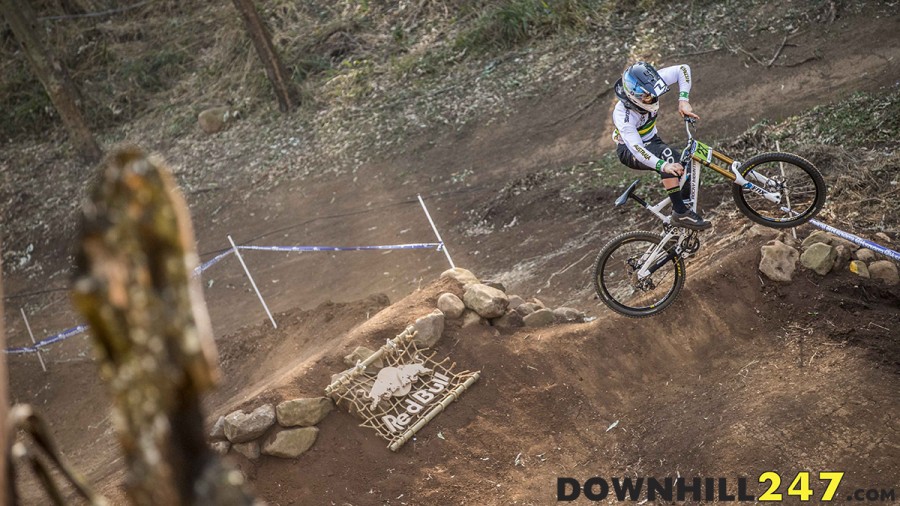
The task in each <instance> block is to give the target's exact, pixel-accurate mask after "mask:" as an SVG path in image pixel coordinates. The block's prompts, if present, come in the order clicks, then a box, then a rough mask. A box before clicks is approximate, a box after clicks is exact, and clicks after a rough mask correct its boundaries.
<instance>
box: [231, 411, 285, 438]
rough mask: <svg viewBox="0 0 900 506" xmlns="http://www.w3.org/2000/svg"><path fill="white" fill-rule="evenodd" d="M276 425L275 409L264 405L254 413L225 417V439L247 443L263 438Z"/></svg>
mask: <svg viewBox="0 0 900 506" xmlns="http://www.w3.org/2000/svg"><path fill="white" fill-rule="evenodd" d="M274 424H275V408H273V407H272V405H271V404H263V405H262V406H260V407H258V408H256V409H255V410H253V412H252V413H249V414H248V413H244V412H243V411H235V412H233V413H231V414H229V415H227V416H226V417H225V437H227V438H228V440H229V441H231V442H232V443H246V442H247V441H252V440H254V439H256V438H258V437H259V436H262V435H263V434H264V433H265V432H266V431H267V430H269V427H271V426H272V425H274Z"/></svg>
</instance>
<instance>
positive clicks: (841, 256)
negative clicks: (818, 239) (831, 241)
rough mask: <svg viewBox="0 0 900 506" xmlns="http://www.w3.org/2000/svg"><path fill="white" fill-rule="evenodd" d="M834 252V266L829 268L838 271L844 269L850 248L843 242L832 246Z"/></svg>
mask: <svg viewBox="0 0 900 506" xmlns="http://www.w3.org/2000/svg"><path fill="white" fill-rule="evenodd" d="M834 252H835V254H836V256H835V258H834V266H833V267H832V268H831V270H833V271H835V272H839V271H842V270H844V269H846V268H847V264H848V263H849V262H850V254H851V253H850V248H848V247H847V246H846V245H844V244H838V245H837V246H835V247H834Z"/></svg>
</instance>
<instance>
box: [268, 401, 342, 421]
mask: <svg viewBox="0 0 900 506" xmlns="http://www.w3.org/2000/svg"><path fill="white" fill-rule="evenodd" d="M332 409H334V403H333V402H331V399H328V398H327V397H312V398H305V399H292V400H289V401H284V402H282V403H280V404H278V405H277V406H275V417H276V419H277V420H278V424H279V425H281V426H282V427H309V426H311V425H315V424H317V423H319V422H321V421H322V419H323V418H325V415H327V414H328V413H330V412H331V410H332Z"/></svg>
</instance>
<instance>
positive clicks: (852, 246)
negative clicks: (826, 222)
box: [828, 234, 859, 251]
mask: <svg viewBox="0 0 900 506" xmlns="http://www.w3.org/2000/svg"><path fill="white" fill-rule="evenodd" d="M828 239H829V243H828V244H831V245H832V246H834V247H838V246H846V247H847V249H849V250H850V251H856V250H858V249H859V244H856V243H855V242H853V241H848V240H847V239H844V238H843V237H838V236H836V235H834V234H828Z"/></svg>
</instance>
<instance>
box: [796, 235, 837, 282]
mask: <svg viewBox="0 0 900 506" xmlns="http://www.w3.org/2000/svg"><path fill="white" fill-rule="evenodd" d="M836 258H837V252H836V251H835V250H834V248H833V247H831V246H829V245H827V244H824V243H821V242H817V243H813V244H811V245H810V246H809V247H808V248H807V249H806V251H804V252H803V254H802V255H800V263H802V264H803V266H804V267H806V268H807V269H811V270H813V271H815V273H816V274H818V275H820V276H824V275H826V274H828V271H830V270H831V268H832V267H833V266H834V260H835V259H836Z"/></svg>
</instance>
